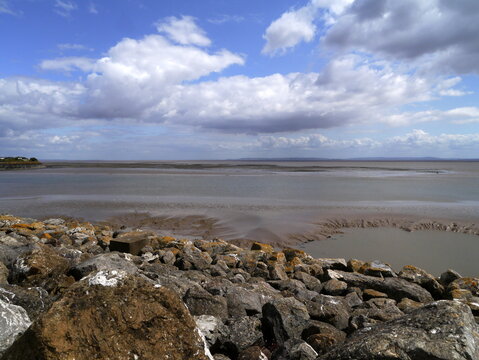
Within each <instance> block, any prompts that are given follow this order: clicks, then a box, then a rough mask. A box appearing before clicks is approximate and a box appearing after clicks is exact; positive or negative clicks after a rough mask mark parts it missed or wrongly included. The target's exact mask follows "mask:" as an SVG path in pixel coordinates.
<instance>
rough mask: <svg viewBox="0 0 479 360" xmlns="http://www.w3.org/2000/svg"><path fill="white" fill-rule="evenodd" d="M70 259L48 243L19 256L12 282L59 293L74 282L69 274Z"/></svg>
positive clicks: (12, 272)
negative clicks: (67, 273)
mask: <svg viewBox="0 0 479 360" xmlns="http://www.w3.org/2000/svg"><path fill="white" fill-rule="evenodd" d="M69 267H70V261H69V260H68V259H66V258H64V257H62V256H60V255H59V254H58V253H57V252H56V251H55V250H54V249H53V248H51V247H50V246H48V245H43V244H36V245H35V248H34V249H33V250H31V251H29V252H27V253H25V254H23V255H21V256H20V257H18V258H17V260H16V261H15V263H14V264H13V266H12V270H11V273H10V278H11V281H10V282H11V283H12V284H21V285H22V286H31V287H36V286H38V287H42V288H44V289H45V290H47V291H48V292H49V293H58V292H61V291H62V290H63V289H65V288H66V287H68V286H69V285H71V284H72V283H73V282H74V279H73V278H71V277H69V276H67V275H66V272H67V270H68V268H69Z"/></svg>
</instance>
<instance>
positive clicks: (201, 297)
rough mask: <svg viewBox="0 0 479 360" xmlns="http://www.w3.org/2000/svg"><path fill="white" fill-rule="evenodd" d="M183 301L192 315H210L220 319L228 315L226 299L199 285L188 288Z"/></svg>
mask: <svg viewBox="0 0 479 360" xmlns="http://www.w3.org/2000/svg"><path fill="white" fill-rule="evenodd" d="M183 301H184V302H185V304H186V306H188V309H189V310H190V312H191V314H192V315H196V316H200V315H212V316H216V317H218V318H220V319H222V320H224V319H226V318H227V317H228V305H227V302H226V299H225V298H224V297H221V296H213V295H211V294H210V293H209V292H208V291H206V290H205V289H203V288H202V287H199V286H194V287H191V288H189V289H188V291H187V292H186V294H185V296H184V297H183Z"/></svg>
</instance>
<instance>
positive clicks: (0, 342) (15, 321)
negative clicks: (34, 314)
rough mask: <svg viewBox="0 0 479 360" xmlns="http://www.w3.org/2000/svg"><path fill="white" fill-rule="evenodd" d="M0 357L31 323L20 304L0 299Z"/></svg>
mask: <svg viewBox="0 0 479 360" xmlns="http://www.w3.org/2000/svg"><path fill="white" fill-rule="evenodd" d="M0 314H1V316H0V357H1V356H2V354H3V353H4V352H5V350H7V349H8V348H9V347H10V346H11V345H12V344H13V342H14V341H15V339H17V338H18V337H19V336H20V335H21V334H22V333H23V332H24V331H25V330H27V329H28V327H29V326H30V324H31V321H30V318H29V317H28V314H27V312H26V311H25V309H23V308H22V307H20V306H17V305H13V304H10V303H9V302H5V301H3V300H1V299H0Z"/></svg>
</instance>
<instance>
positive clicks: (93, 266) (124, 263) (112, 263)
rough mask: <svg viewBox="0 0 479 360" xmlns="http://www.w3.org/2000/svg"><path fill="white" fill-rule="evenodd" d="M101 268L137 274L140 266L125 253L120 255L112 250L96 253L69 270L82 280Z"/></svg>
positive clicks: (77, 278)
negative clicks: (126, 257)
mask: <svg viewBox="0 0 479 360" xmlns="http://www.w3.org/2000/svg"><path fill="white" fill-rule="evenodd" d="M101 270H105V271H106V270H108V271H111V270H123V271H126V272H127V273H128V274H135V273H136V272H137V271H138V268H137V267H136V266H135V264H133V262H131V261H129V260H127V259H125V257H124V255H123V254H122V255H121V256H120V254H119V253H116V252H112V253H106V254H100V255H96V256H94V257H92V258H90V259H88V260H86V261H84V262H82V263H80V264H78V265H76V266H74V267H72V268H71V269H70V271H69V274H70V275H72V276H73V277H74V278H75V279H76V280H80V279H81V278H83V277H85V276H87V275H88V274H90V273H91V272H94V271H95V272H96V271H101Z"/></svg>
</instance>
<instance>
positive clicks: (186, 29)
mask: <svg viewBox="0 0 479 360" xmlns="http://www.w3.org/2000/svg"><path fill="white" fill-rule="evenodd" d="M156 28H157V30H158V32H160V33H165V34H166V35H167V36H168V37H169V38H170V39H171V40H173V41H174V42H176V43H178V44H182V45H197V46H210V45H211V40H210V39H208V37H207V36H206V34H205V32H204V31H203V29H201V28H200V27H198V26H197V25H196V23H195V19H194V18H193V17H191V16H182V17H181V18H177V17H174V16H172V17H169V18H166V19H165V20H164V21H162V22H159V23H157V24H156Z"/></svg>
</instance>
